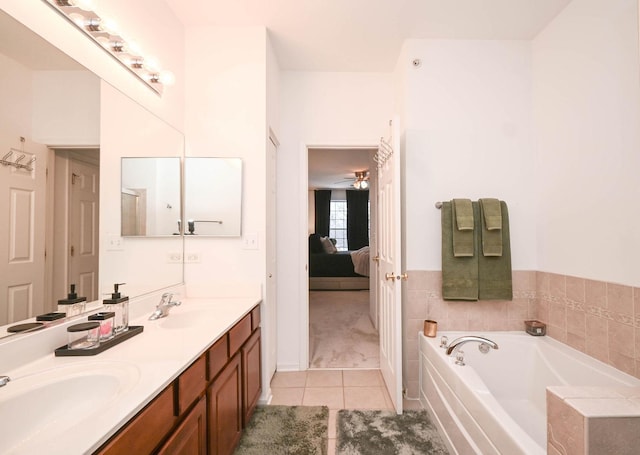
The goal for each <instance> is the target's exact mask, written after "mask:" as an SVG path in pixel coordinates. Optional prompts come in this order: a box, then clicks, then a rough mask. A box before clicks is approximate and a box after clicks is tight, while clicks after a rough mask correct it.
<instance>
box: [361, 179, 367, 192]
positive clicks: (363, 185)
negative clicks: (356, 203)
mask: <svg viewBox="0 0 640 455" xmlns="http://www.w3.org/2000/svg"><path fill="white" fill-rule="evenodd" d="M367 188H369V182H367V181H366V180H363V181H362V182H360V189H361V190H366V189H367Z"/></svg>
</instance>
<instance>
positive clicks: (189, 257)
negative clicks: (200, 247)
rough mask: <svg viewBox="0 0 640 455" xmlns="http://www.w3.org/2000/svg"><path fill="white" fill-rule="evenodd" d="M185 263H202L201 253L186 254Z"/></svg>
mask: <svg viewBox="0 0 640 455" xmlns="http://www.w3.org/2000/svg"><path fill="white" fill-rule="evenodd" d="M184 262H185V263H186V264H195V263H199V262H201V257H200V253H198V252H195V253H194V252H191V253H186V254H185V255H184Z"/></svg>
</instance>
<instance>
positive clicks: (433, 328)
mask: <svg viewBox="0 0 640 455" xmlns="http://www.w3.org/2000/svg"><path fill="white" fill-rule="evenodd" d="M437 332H438V323H437V322H436V321H432V320H431V319H425V321H424V336H426V337H431V338H434V337H435V336H436V333H437Z"/></svg>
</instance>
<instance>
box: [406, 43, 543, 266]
mask: <svg viewBox="0 0 640 455" xmlns="http://www.w3.org/2000/svg"><path fill="white" fill-rule="evenodd" d="M416 58H419V59H420V60H421V62H422V64H421V66H419V67H417V68H415V67H413V65H412V61H413V60H414V59H416ZM397 65H398V67H397V68H396V80H397V81H399V82H400V83H402V84H403V87H402V89H397V93H398V96H399V99H398V100H397V101H396V103H397V105H398V106H400V107H401V108H403V109H404V112H401V116H402V118H403V119H404V121H403V123H404V125H401V128H402V129H403V130H404V150H403V153H404V157H403V158H404V163H405V165H404V172H405V175H404V179H403V180H404V182H403V183H404V185H405V188H404V192H405V201H404V203H405V219H404V224H405V226H404V228H405V234H406V236H405V245H407V247H406V252H405V254H406V256H407V257H406V268H407V270H440V268H441V251H440V242H441V232H440V231H441V229H440V211H439V210H437V209H436V208H435V207H434V204H435V202H436V201H444V200H450V199H453V198H454V197H460V198H471V199H474V200H475V199H478V198H481V197H496V198H499V199H502V200H505V201H506V202H507V204H508V206H509V216H510V225H511V245H512V264H513V268H514V269H516V270H522V269H535V265H536V257H535V252H536V250H535V238H536V232H535V228H536V207H535V199H534V193H533V188H534V183H535V175H534V172H533V167H534V166H533V164H534V160H533V145H532V140H533V133H532V102H531V96H532V89H531V47H530V43H529V42H526V41H467V40H410V41H407V42H405V44H404V49H403V51H402V53H401V57H400V59H399V61H398V64H397Z"/></svg>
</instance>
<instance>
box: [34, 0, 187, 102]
mask: <svg viewBox="0 0 640 455" xmlns="http://www.w3.org/2000/svg"><path fill="white" fill-rule="evenodd" d="M43 1H44V2H45V3H47V4H48V5H50V6H51V7H52V8H53V9H55V10H56V11H57V12H58V13H60V14H61V15H62V16H63V17H64V18H66V19H67V20H68V21H69V22H71V23H72V24H74V25H75V26H76V27H77V28H78V29H79V30H81V31H82V32H83V33H84V34H85V35H86V36H88V37H89V38H91V39H92V40H93V42H95V43H96V44H98V45H99V46H100V47H101V48H102V49H104V50H105V51H106V52H107V53H108V54H109V55H111V56H112V57H113V58H115V59H116V60H117V61H118V62H119V63H120V64H121V65H122V66H124V67H125V68H126V69H128V70H129V71H130V72H131V73H132V74H134V75H135V76H136V77H137V78H138V79H140V80H141V81H142V82H144V83H145V84H146V85H147V86H148V87H149V88H151V89H152V90H153V91H154V92H156V93H157V94H158V95H162V92H163V90H164V87H165V86H167V85H172V84H173V83H174V81H175V78H174V76H173V74H172V73H171V72H170V71H166V70H164V71H161V70H159V69H158V68H157V66H156V65H155V64H154V61H153V59H151V58H145V57H144V56H143V55H142V53H141V52H140V51H139V50H138V49H136V46H135V44H134V43H133V42H127V41H126V40H125V39H124V38H123V37H122V36H121V35H120V34H119V32H118V31H117V30H116V26H115V23H114V22H112V21H110V20H109V19H107V18H106V17H100V16H99V15H98V14H97V13H96V12H95V11H93V10H92V9H89V7H90V6H91V3H90V2H89V1H88V0H43Z"/></svg>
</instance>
